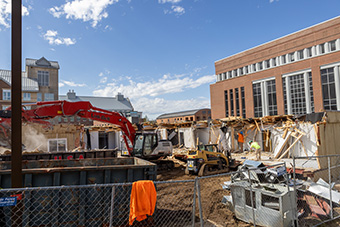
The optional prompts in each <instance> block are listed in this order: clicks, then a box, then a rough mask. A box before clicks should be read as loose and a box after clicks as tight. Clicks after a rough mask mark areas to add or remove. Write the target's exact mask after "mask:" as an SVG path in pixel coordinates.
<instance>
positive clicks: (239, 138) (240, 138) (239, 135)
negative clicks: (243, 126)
mask: <svg viewBox="0 0 340 227" xmlns="http://www.w3.org/2000/svg"><path fill="white" fill-rule="evenodd" d="M237 142H238V147H239V148H240V150H241V152H243V143H244V136H243V132H242V131H241V132H239V133H237Z"/></svg>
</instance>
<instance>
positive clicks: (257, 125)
mask: <svg viewBox="0 0 340 227" xmlns="http://www.w3.org/2000/svg"><path fill="white" fill-rule="evenodd" d="M254 121H255V125H256V128H257V130H258V131H259V132H261V130H260V127H259V124H258V123H257V121H256V120H254Z"/></svg>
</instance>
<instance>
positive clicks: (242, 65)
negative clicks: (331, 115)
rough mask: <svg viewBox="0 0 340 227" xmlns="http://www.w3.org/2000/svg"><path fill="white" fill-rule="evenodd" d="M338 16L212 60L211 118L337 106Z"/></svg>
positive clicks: (339, 87) (339, 79) (339, 77)
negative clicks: (213, 69)
mask: <svg viewBox="0 0 340 227" xmlns="http://www.w3.org/2000/svg"><path fill="white" fill-rule="evenodd" d="M339 66H340V17H336V18H333V19H331V20H328V21H325V22H322V23H320V24H317V25H314V26H311V27H308V28H306V29H303V30H300V31H298V32H295V33H292V34H289V35H286V36H284V37H281V38H278V39H275V40H273V41H270V42H267V43H265V44H262V45H259V46H256V47H254V48H251V49H248V50H245V51H243V52H240V53H237V54H235V55H232V56H230V57H227V58H224V59H221V60H218V61H216V62H215V71H216V77H217V80H216V83H214V84H211V85H210V97H211V110H212V118H213V119H218V118H224V117H228V116H242V117H262V116H266V115H282V114H306V113H312V112H319V111H322V110H340V75H339Z"/></svg>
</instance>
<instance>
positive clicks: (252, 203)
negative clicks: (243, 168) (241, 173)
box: [248, 169, 256, 226]
mask: <svg viewBox="0 0 340 227" xmlns="http://www.w3.org/2000/svg"><path fill="white" fill-rule="evenodd" d="M248 179H249V184H250V200H251V209H252V211H253V223H254V226H256V222H255V210H254V198H253V190H252V188H251V179H250V170H249V169H248ZM255 203H256V201H255Z"/></svg>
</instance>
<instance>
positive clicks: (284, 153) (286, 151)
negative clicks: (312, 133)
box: [278, 135, 303, 160]
mask: <svg viewBox="0 0 340 227" xmlns="http://www.w3.org/2000/svg"><path fill="white" fill-rule="evenodd" d="M302 136H303V135H300V136H299V137H298V138H297V139H296V140H295V141H294V143H292V145H290V147H288V148H287V150H285V152H283V154H282V155H281V156H280V158H278V160H281V159H282V158H283V157H284V156H285V155H286V154H287V153H288V151H289V150H290V149H291V148H292V147H294V145H295V144H296V143H297V142H298V141H299V140H300V138H301V137H302Z"/></svg>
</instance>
